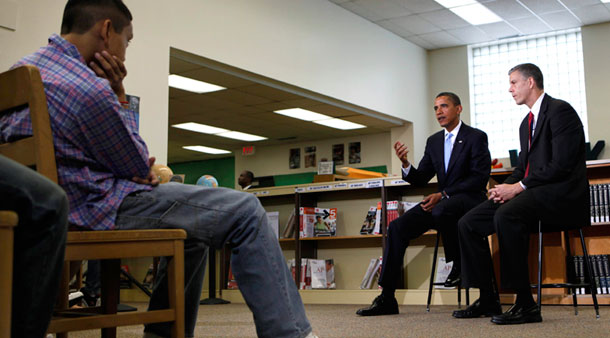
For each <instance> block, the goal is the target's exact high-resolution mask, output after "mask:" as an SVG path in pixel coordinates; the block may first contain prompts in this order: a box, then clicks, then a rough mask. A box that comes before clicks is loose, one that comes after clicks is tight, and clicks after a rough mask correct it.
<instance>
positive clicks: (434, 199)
mask: <svg viewBox="0 0 610 338" xmlns="http://www.w3.org/2000/svg"><path fill="white" fill-rule="evenodd" d="M442 198H443V195H442V194H441V193H440V192H437V193H434V194H430V195H428V196H426V197H425V198H424V199H423V201H421V204H420V206H421V208H422V209H424V211H426V212H431V211H432V209H433V208H434V206H435V205H436V204H437V203H438V202H439V201H440V200H441V199H442Z"/></svg>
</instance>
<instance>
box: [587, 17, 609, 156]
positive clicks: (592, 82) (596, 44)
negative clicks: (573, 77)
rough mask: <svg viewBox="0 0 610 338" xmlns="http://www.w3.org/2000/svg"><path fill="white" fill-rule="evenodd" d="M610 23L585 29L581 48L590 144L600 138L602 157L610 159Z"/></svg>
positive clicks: (593, 144) (592, 144)
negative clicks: (609, 98)
mask: <svg viewBox="0 0 610 338" xmlns="http://www.w3.org/2000/svg"><path fill="white" fill-rule="evenodd" d="M609 37H610V23H603V24H598V25H591V26H586V27H583V29H582V50H583V53H584V55H583V56H584V63H585V85H586V90H587V110H588V112H587V113H588V119H589V142H591V147H593V146H595V143H597V141H599V140H605V141H606V147H605V148H604V150H603V151H602V153H601V154H600V155H599V158H600V159H602V158H610V108H609V107H608V94H609V93H610V64H609V63H608V61H609V60H610V59H609V58H608V56H609V55H610V38H609Z"/></svg>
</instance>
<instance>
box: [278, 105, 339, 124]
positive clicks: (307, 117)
mask: <svg viewBox="0 0 610 338" xmlns="http://www.w3.org/2000/svg"><path fill="white" fill-rule="evenodd" d="M274 113H277V114H281V115H284V116H288V117H292V118H295V119H300V120H304V121H316V120H325V119H330V118H332V117H330V116H327V115H323V114H318V113H314V112H312V111H309V110H306V109H301V108H290V109H281V110H276V111H274Z"/></svg>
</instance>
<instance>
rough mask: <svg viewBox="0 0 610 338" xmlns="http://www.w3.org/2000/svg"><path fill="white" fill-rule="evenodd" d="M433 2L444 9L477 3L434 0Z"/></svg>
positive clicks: (460, 0) (462, 0)
mask: <svg viewBox="0 0 610 338" xmlns="http://www.w3.org/2000/svg"><path fill="white" fill-rule="evenodd" d="M435 1H436V2H438V3H439V4H440V5H441V6H443V7H445V8H453V7H458V6H464V5H471V4H476V3H477V2H476V1H475V0H435Z"/></svg>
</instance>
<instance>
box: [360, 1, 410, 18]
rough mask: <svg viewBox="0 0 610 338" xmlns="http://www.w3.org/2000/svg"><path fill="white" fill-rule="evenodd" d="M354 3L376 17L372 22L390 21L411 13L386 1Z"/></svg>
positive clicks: (398, 5) (396, 4)
mask: <svg viewBox="0 0 610 338" xmlns="http://www.w3.org/2000/svg"><path fill="white" fill-rule="evenodd" d="M354 3H355V4H358V5H360V6H362V7H364V8H366V9H367V10H369V11H370V12H371V13H374V14H375V15H376V16H377V17H378V19H376V20H372V21H379V20H383V19H391V18H396V17H399V16H405V15H409V14H411V12H409V11H408V10H407V9H406V8H404V7H402V6H401V5H400V4H398V3H395V2H392V1H387V0H386V1H379V0H356V1H354Z"/></svg>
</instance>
